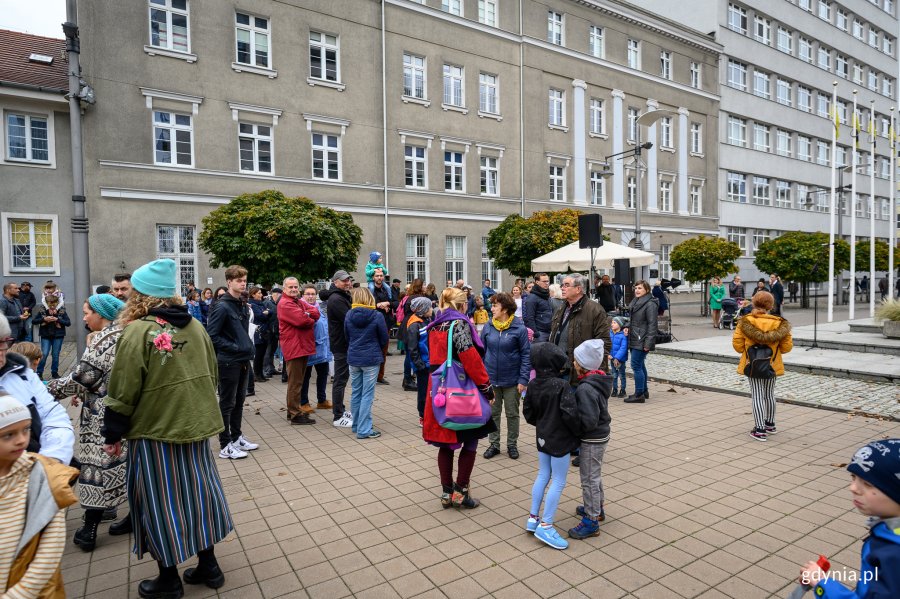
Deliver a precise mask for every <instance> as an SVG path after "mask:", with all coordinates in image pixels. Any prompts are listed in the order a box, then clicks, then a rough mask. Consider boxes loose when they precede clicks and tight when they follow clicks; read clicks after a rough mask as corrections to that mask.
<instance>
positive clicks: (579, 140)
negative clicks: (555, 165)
mask: <svg viewBox="0 0 900 599" xmlns="http://www.w3.org/2000/svg"><path fill="white" fill-rule="evenodd" d="M586 89H587V83H585V82H584V81H582V80H581V79H575V80H573V81H572V125H573V127H572V128H573V131H572V134H573V135H572V158H573V160H572V162H573V169H574V170H575V176H574V177H573V184H574V189H573V192H572V203H573V204H582V205H586V204H587V185H588V182H587V149H586V148H585V140H586V139H587V127H586V126H585V115H586V114H587V108H586V105H585V99H584V92H585V90H586Z"/></svg>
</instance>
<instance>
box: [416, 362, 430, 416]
mask: <svg viewBox="0 0 900 599" xmlns="http://www.w3.org/2000/svg"><path fill="white" fill-rule="evenodd" d="M428 378H429V377H428V369H427V368H423V369H422V370H416V409H417V410H419V418H423V417H424V416H425V398H426V397H428Z"/></svg>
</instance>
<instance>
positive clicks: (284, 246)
mask: <svg viewBox="0 0 900 599" xmlns="http://www.w3.org/2000/svg"><path fill="white" fill-rule="evenodd" d="M361 245H362V229H360V228H359V227H358V226H357V225H356V224H355V223H354V222H353V217H352V216H350V215H349V214H347V213H345V212H337V211H335V210H332V209H331V208H323V207H321V206H317V205H316V203H315V202H313V201H312V200H310V199H309V198H302V197H297V198H288V197H285V195H284V194H283V193H281V192H280V191H275V190H272V189H269V190H266V191H261V192H259V193H246V194H244V195H241V196H238V197H236V198H235V199H233V200H231V201H230V202H229V203H227V204H225V205H224V206H221V207H219V208H216V209H215V210H213V211H212V212H210V213H209V214H208V215H207V216H206V217H204V219H203V231H202V232H201V233H200V238H199V246H200V248H201V249H203V251H205V252H206V253H208V254H209V255H210V256H211V257H210V260H209V264H210V266H212V267H213V268H219V267H221V266H227V265H229V264H240V265H241V266H243V267H244V268H246V269H247V270H248V271H250V276H251V277H252V279H253V280H254V281H258V282H265V283H273V282H281V280H282V279H284V278H285V277H287V276H293V277H297V278H298V279H299V280H301V281H315V280H316V279H324V278H327V277H330V276H331V274H332V273H334V271H336V270H339V269H344V270H347V271H350V272H352V271H354V270H356V259H357V256H358V255H359V248H360V246H361Z"/></svg>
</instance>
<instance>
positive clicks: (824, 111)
mask: <svg viewBox="0 0 900 599" xmlns="http://www.w3.org/2000/svg"><path fill="white" fill-rule="evenodd" d="M816 111H817V113H818V114H819V116H822V117H825V118H828V115H829V114H831V99H830V98H829V97H828V96H826V95H825V94H823V93H822V92H819V93H818V95H817V96H816Z"/></svg>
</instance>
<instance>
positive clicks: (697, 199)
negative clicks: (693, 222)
mask: <svg viewBox="0 0 900 599" xmlns="http://www.w3.org/2000/svg"><path fill="white" fill-rule="evenodd" d="M688 211H689V212H690V213H691V214H694V215H698V214H703V186H702V185H697V184H696V183H692V184H691V186H690V199H689V201H688Z"/></svg>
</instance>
